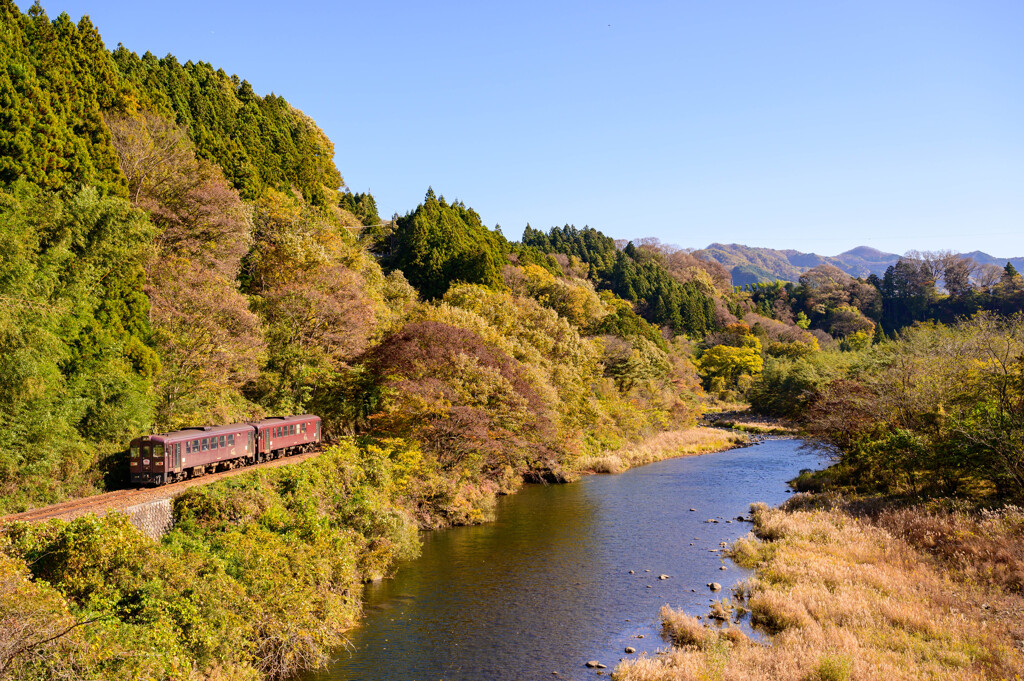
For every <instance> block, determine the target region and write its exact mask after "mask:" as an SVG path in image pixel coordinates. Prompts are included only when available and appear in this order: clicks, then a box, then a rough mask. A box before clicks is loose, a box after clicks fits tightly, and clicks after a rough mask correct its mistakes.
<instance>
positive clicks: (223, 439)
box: [220, 435, 225, 447]
mask: <svg viewBox="0 0 1024 681" xmlns="http://www.w3.org/2000/svg"><path fill="white" fill-rule="evenodd" d="M220 446H221V447H223V446H225V438H224V436H223V435H221V436H220Z"/></svg>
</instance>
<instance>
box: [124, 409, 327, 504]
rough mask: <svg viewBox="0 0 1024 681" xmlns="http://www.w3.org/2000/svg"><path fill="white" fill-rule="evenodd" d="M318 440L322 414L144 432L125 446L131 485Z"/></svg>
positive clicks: (308, 446) (211, 469)
mask: <svg viewBox="0 0 1024 681" xmlns="http://www.w3.org/2000/svg"><path fill="white" fill-rule="evenodd" d="M322 439H323V432H322V429H321V423H320V417H319V416H315V415H313V414H298V415H296V416H272V417H269V418H265V419H263V420H262V421H252V422H247V423H232V424H230V425H226V426H196V427H193V428H183V429H182V430H175V431H173V432H170V433H161V434H157V435H143V436H141V437H137V438H135V439H134V440H132V441H131V444H130V445H129V446H128V457H129V460H128V469H129V476H130V480H131V483H132V484H133V485H139V486H154V487H156V486H159V485H167V484H170V483H173V482H179V481H181V480H185V479H188V478H197V477H199V476H202V475H206V474H207V473H215V472H217V471H225V470H230V469H232V468H240V467H242V466H250V465H252V464H256V463H263V462H264V461H270V460H271V459H279V458H281V457H284V456H292V455H294V454H301V453H303V452H308V451H311V450H313V449H315V448H316V447H318V446H319V445H320V442H321V440H322Z"/></svg>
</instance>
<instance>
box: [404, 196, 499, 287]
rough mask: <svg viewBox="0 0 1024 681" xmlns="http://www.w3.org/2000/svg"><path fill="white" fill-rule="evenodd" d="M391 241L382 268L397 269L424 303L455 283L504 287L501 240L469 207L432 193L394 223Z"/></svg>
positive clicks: (497, 232) (497, 233)
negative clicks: (450, 201) (388, 252)
mask: <svg viewBox="0 0 1024 681" xmlns="http://www.w3.org/2000/svg"><path fill="white" fill-rule="evenodd" d="M391 240H392V243H393V244H394V247H393V250H392V251H391V253H390V254H389V255H387V256H386V257H385V258H384V263H385V264H386V266H387V267H388V268H390V269H398V270H401V271H402V273H403V274H405V277H406V279H408V280H409V283H410V284H412V285H413V286H414V287H416V289H417V290H419V292H420V294H421V295H422V296H423V297H425V298H428V299H430V298H438V297H440V296H442V295H444V292H445V291H447V290H448V287H449V286H450V285H451V284H452V283H454V282H465V283H469V284H482V285H484V286H490V287H492V288H501V287H502V286H503V283H502V277H501V267H502V266H503V265H505V264H507V262H508V251H509V248H508V242H506V241H505V237H503V236H502V235H501V232H499V231H491V230H489V229H487V227H485V226H484V224H483V222H482V221H481V219H480V216H479V215H478V214H477V213H476V211H474V210H473V209H472V208H467V207H466V206H465V205H464V204H463V203H461V202H458V201H457V202H455V203H452V204H449V203H448V202H447V201H445V199H444V197H443V196H442V197H440V198H439V197H437V196H436V195H435V194H434V191H433V189H430V190H428V191H427V194H426V197H425V198H424V200H423V203H422V204H420V205H419V206H417V207H416V210H414V211H412V212H410V213H407V214H406V215H405V216H404V217H401V218H398V220H397V222H396V225H395V231H394V233H393V235H392V236H391Z"/></svg>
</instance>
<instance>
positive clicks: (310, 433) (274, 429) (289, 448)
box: [252, 414, 323, 461]
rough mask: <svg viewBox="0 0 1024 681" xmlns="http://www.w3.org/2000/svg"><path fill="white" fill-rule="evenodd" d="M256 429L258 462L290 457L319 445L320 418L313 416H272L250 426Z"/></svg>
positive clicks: (320, 435)
mask: <svg viewBox="0 0 1024 681" xmlns="http://www.w3.org/2000/svg"><path fill="white" fill-rule="evenodd" d="M252 425H253V426H255V427H256V431H257V435H256V451H257V459H258V460H259V461H266V460H268V459H276V458H278V457H281V456H291V455H292V454H299V453H302V452H307V451H309V450H311V449H313V448H314V447H315V446H316V445H317V444H319V443H320V440H321V439H322V437H323V435H322V433H321V431H320V417H319V416H314V415H313V414H299V415H298V416H272V417H270V418H265V419H263V420H262V421H255V422H253V424H252Z"/></svg>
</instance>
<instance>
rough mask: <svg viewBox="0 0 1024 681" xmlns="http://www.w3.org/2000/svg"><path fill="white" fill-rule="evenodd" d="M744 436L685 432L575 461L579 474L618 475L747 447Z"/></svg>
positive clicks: (714, 431)
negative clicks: (650, 465)
mask: <svg viewBox="0 0 1024 681" xmlns="http://www.w3.org/2000/svg"><path fill="white" fill-rule="evenodd" d="M746 442H747V438H746V436H744V435H740V434H736V433H728V432H725V431H723V430H719V429H715V428H700V427H698V428H687V429H685V430H670V431H665V432H662V433H658V434H656V435H652V436H651V437H649V438H647V439H646V440H644V441H643V442H641V443H639V444H636V445H631V446H629V447H624V448H623V449H620V450H618V451H616V452H612V453H609V454H603V455H601V456H585V457H581V458H580V459H578V460H577V461H576V472H579V473H621V472H623V471H625V470H628V469H630V468H634V467H636V466H643V465H644V464H648V463H654V462H655V461H661V460H662V459H671V458H673V457H677V456H694V455H696V454H707V453H709V452H720V451H722V450H725V449H732V448H733V447H737V446H739V445H742V444H746Z"/></svg>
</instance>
